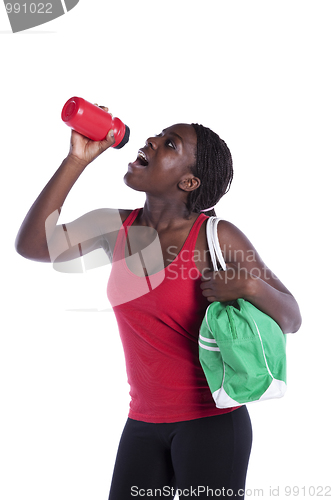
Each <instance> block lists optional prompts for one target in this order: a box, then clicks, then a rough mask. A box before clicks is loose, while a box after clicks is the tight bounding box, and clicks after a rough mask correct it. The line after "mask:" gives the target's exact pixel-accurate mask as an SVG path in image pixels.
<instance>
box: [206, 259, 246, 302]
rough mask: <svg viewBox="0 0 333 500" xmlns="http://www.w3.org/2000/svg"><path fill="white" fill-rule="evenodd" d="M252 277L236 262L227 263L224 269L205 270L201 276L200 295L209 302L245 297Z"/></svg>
mask: <svg viewBox="0 0 333 500" xmlns="http://www.w3.org/2000/svg"><path fill="white" fill-rule="evenodd" d="M253 279H254V277H253V276H252V275H251V274H250V273H249V272H248V270H247V269H245V268H244V267H241V266H240V265H239V264H238V263H235V264H227V269H226V271H223V270H221V271H205V272H203V274H202V278H201V281H202V283H201V285H200V287H201V289H202V295H203V296H204V297H206V298H207V300H208V301H209V302H215V301H219V302H228V301H230V300H236V299H239V298H244V299H245V298H246V297H247V296H248V295H249V289H250V286H251V285H252V282H253Z"/></svg>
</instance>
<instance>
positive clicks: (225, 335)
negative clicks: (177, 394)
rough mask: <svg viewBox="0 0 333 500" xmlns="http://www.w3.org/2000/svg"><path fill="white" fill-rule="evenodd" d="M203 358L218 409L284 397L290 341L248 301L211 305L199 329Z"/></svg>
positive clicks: (274, 323) (270, 319) (200, 353)
mask: <svg viewBox="0 0 333 500" xmlns="http://www.w3.org/2000/svg"><path fill="white" fill-rule="evenodd" d="M199 359H200V363H201V366H202V368H203V370H204V373H205V375H206V379H207V382H208V385H209V387H210V390H211V392H212V395H213V398H214V401H215V403H216V406H217V407H218V408H230V407H233V406H239V405H242V404H245V403H250V402H253V401H263V400H265V399H271V398H280V397H282V396H283V395H284V393H285V392H286V389H287V385H286V381H287V379H286V336H285V335H284V334H283V332H282V330H281V329H280V327H279V326H278V324H277V323H276V322H275V321H274V320H273V319H272V318H271V317H270V316H267V314H265V313H263V312H261V311H259V309H257V308H256V307H255V306H254V305H252V304H251V303H250V302H247V301H246V300H244V299H238V300H237V301H235V305H230V304H224V303H221V302H213V303H212V304H210V306H209V307H208V308H207V311H206V316H205V319H204V321H203V322H202V325H201V328H200V335H199Z"/></svg>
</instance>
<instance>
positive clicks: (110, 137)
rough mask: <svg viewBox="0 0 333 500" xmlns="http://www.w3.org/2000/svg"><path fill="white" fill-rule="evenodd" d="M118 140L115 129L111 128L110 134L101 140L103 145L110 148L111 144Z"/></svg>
mask: <svg viewBox="0 0 333 500" xmlns="http://www.w3.org/2000/svg"><path fill="white" fill-rule="evenodd" d="M115 142H116V139H115V137H114V131H113V129H111V130H109V132H108V135H107V136H106V137H105V139H104V140H103V141H101V145H102V147H103V148H105V149H106V148H109V147H110V146H113V144H114V143H115Z"/></svg>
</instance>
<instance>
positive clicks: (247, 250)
mask: <svg viewBox="0 0 333 500" xmlns="http://www.w3.org/2000/svg"><path fill="white" fill-rule="evenodd" d="M103 109H106V110H107V108H103ZM113 143H114V138H113V132H112V131H110V132H109V134H108V136H107V138H106V139H105V140H104V141H101V142H93V141H90V140H89V139H87V138H85V137H83V136H81V135H80V134H78V133H76V132H75V131H72V136H71V147H70V152H69V154H68V156H67V158H66V159H65V160H64V161H63V163H62V164H61V166H60V168H59V169H58V171H57V172H56V173H55V175H54V176H53V177H52V179H51V180H50V181H49V183H48V184H47V185H46V187H45V188H44V190H43V191H42V192H41V194H40V195H39V197H38V198H37V200H36V201H35V203H34V204H33V206H32V207H31V209H30V211H29V212H28V214H27V216H26V218H25V220H24V222H23V224H22V226H21V228H20V231H19V234H18V237H17V242H16V248H17V251H18V252H19V253H20V254H21V255H22V256H24V257H26V258H29V259H33V260H38V261H42V262H52V261H70V260H72V259H75V258H76V257H78V256H79V255H85V254H88V253H89V252H91V251H93V250H95V249H97V248H103V249H104V250H105V252H106V254H107V256H108V258H109V259H110V260H112V262H113V265H112V268H111V275H110V279H109V283H108V297H109V299H110V302H111V304H112V306H113V308H114V312H115V315H116V318H117V321H118V325H119V331H120V335H121V339H122V342H123V346H124V351H125V359H126V369H127V374H128V381H129V384H130V395H131V403H130V411H129V418H128V420H127V422H126V425H125V428H124V431H123V434H122V437H121V441H120V445H119V450H118V455H117V459H116V464H115V469H114V474H113V480H112V484H111V490H110V496H109V500H126V499H131V498H133V497H135V496H138V497H140V498H152V497H154V498H158V497H162V496H166V497H169V498H173V496H174V494H175V492H176V489H178V490H179V492H180V495H183V496H197V497H200V498H212V497H213V498H214V497H216V498H217V497H221V496H222V497H223V496H232V497H233V498H244V487H245V477H246V471H247V465H248V460H249V456H250V449H251V442H252V433H251V423H250V419H249V415H248V412H247V409H246V406H241V407H238V408H230V409H228V410H221V409H218V408H216V407H215V403H214V401H213V399H212V396H211V393H210V390H209V388H208V385H207V382H206V380H205V376H204V374H203V371H202V369H201V367H200V363H199V359H198V332H199V327H200V324H201V321H202V319H203V317H204V314H205V310H206V308H207V306H208V304H209V303H210V302H212V301H217V300H219V301H223V302H224V301H229V300H234V299H237V298H239V297H243V298H245V299H246V300H248V301H250V302H252V303H253V304H254V305H255V306H257V307H258V308H259V309H261V310H262V311H264V312H265V313H267V314H269V315H270V316H271V317H272V318H274V319H275V321H276V322H277V323H278V324H279V325H280V327H281V329H282V330H283V332H284V333H287V332H295V331H296V330H297V329H298V328H299V326H300V323H301V317H300V312H299V308H298V306H297V303H296V301H295V299H294V297H293V296H292V295H291V293H290V292H289V291H288V290H287V289H286V288H285V286H284V285H283V284H282V283H281V282H280V281H279V280H278V279H277V277H276V276H275V275H274V274H273V273H272V272H271V271H270V270H269V269H268V268H267V267H266V266H265V264H264V263H263V262H262V260H261V258H260V257H259V255H258V253H257V251H256V250H255V248H254V247H253V246H252V244H251V243H250V242H249V240H248V239H247V238H246V237H245V236H244V234H243V233H242V232H241V231H240V230H239V229H237V228H236V227H235V226H234V225H233V224H231V223H230V222H227V221H220V223H219V227H218V234H219V239H220V244H221V248H222V250H223V251H224V257H225V260H226V263H227V270H226V272H221V273H213V272H212V271H211V270H210V269H211V263H210V259H209V252H208V248H207V242H206V235H205V225H206V221H207V215H214V214H215V212H214V209H213V207H214V206H215V205H216V203H217V202H218V201H219V200H220V198H221V197H222V196H223V195H224V194H225V192H226V191H227V190H228V189H229V187H230V183H231V180H232V176H233V168H232V159H231V155H230V152H229V149H228V147H227V145H226V144H225V142H224V141H223V140H222V139H220V138H219V137H218V136H217V135H216V134H215V133H214V132H212V131H211V130H210V129H207V128H205V127H203V126H201V125H194V124H192V125H187V124H177V125H173V126H171V127H168V128H166V129H165V130H163V131H162V133H161V134H159V135H157V136H155V137H150V138H148V139H147V141H146V144H145V146H144V147H143V148H142V149H140V150H139V152H138V157H137V159H136V160H135V161H134V162H133V163H129V165H128V171H127V173H126V175H125V177H124V180H125V183H126V184H127V185H128V186H129V187H130V188H132V189H135V190H138V191H143V192H145V193H146V201H145V204H144V207H143V208H142V209H137V210H133V211H132V210H122V209H120V210H114V209H101V210H95V211H93V212H90V213H88V214H86V215H84V216H82V217H80V218H79V219H77V220H76V221H74V222H71V223H70V224H63V225H57V219H58V216H59V213H60V209H61V207H62V205H63V203H64V201H65V198H66V196H67V194H68V193H69V191H70V189H71V187H72V186H73V184H74V183H75V181H76V180H77V179H78V177H79V176H80V175H81V174H82V172H83V171H84V169H85V168H86V167H87V165H88V164H90V163H91V162H92V161H93V160H94V159H95V158H96V157H97V156H98V155H99V154H100V153H102V152H103V151H105V150H106V149H107V148H108V147H110V146H112V144H113ZM249 256H251V258H249Z"/></svg>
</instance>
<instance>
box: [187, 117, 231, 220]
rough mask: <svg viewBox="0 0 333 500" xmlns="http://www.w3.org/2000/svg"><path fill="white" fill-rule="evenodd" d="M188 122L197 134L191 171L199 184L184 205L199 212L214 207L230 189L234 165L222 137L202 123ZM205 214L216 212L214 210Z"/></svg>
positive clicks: (192, 210) (190, 210)
mask: <svg viewBox="0 0 333 500" xmlns="http://www.w3.org/2000/svg"><path fill="white" fill-rule="evenodd" d="M191 125H192V127H194V129H195V131H196V134H197V151H196V164H195V165H194V166H193V167H192V168H191V171H192V173H193V174H194V175H195V176H196V177H198V178H199V179H200V181H201V184H200V186H199V187H198V188H197V189H196V190H195V191H192V192H191V193H190V194H189V196H188V199H187V204H186V206H187V208H188V210H189V212H196V213H199V212H201V211H202V210H204V209H207V208H210V207H214V206H215V205H216V203H217V202H218V201H219V200H220V199H221V198H222V196H223V195H224V194H225V193H227V191H229V188H230V185H231V181H232V178H233V167H232V157H231V153H230V151H229V148H228V146H227V145H226V143H225V142H224V141H223V139H221V138H220V137H219V136H218V135H217V134H216V133H215V132H213V131H212V130H210V129H209V128H207V127H204V126H203V125H199V124H197V123H192V124H191ZM205 214H206V215H216V214H215V210H214V209H212V210H210V211H207V212H205Z"/></svg>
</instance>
